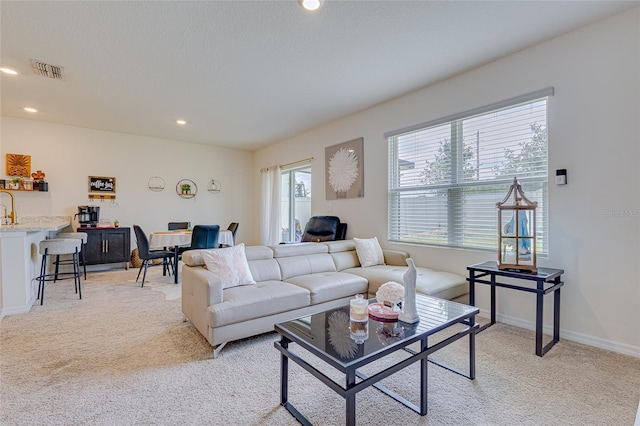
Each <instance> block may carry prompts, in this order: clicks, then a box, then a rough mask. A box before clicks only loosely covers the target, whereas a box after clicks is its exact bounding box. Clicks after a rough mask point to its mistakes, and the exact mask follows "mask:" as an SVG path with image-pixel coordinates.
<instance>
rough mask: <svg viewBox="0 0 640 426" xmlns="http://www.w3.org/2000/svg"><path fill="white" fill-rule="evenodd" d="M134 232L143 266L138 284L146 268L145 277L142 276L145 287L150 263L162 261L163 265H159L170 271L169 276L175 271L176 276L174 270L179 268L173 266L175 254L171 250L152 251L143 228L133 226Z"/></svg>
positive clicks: (141, 266)
mask: <svg viewBox="0 0 640 426" xmlns="http://www.w3.org/2000/svg"><path fill="white" fill-rule="evenodd" d="M133 231H134V232H135V234H136V242H137V244H138V256H139V257H140V260H142V265H140V270H139V271H138V276H137V277H136V282H138V278H140V272H142V268H144V275H142V285H141V286H140V287H144V280H145V279H146V278H147V267H148V266H149V261H152V260H155V259H162V263H158V265H162V267H163V268H166V270H168V271H169V274H171V270H172V269H173V273H174V274H175V269H174V268H175V267H176V266H177V265H174V264H173V258H174V256H175V253H174V252H172V251H170V250H150V249H149V239H148V238H147V234H145V233H144V231H143V230H142V228H140V226H138V225H133ZM151 266H156V264H154V263H151Z"/></svg>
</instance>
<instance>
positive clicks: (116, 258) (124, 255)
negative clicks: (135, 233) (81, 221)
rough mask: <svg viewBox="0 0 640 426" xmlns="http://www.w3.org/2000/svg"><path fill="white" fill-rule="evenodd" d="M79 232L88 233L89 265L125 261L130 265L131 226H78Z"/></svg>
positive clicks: (86, 255)
mask: <svg viewBox="0 0 640 426" xmlns="http://www.w3.org/2000/svg"><path fill="white" fill-rule="evenodd" d="M78 232H86V233H87V235H88V237H87V243H86V244H85V247H84V250H85V253H84V259H85V262H86V264H87V265H98V264H102V263H118V262H124V263H125V267H126V268H128V267H129V260H130V258H131V229H130V228H78ZM80 259H82V256H81V257H80Z"/></svg>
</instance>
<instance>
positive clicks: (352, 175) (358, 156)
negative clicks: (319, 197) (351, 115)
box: [324, 138, 364, 200]
mask: <svg viewBox="0 0 640 426" xmlns="http://www.w3.org/2000/svg"><path fill="white" fill-rule="evenodd" d="M324 155H325V188H326V189H325V191H326V198H327V200H336V199H338V198H358V197H364V138H358V139H354V140H351V141H349V142H344V143H341V144H338V145H333V146H330V147H327V148H325V154H324Z"/></svg>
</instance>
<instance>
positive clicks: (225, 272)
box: [202, 243, 256, 289]
mask: <svg viewBox="0 0 640 426" xmlns="http://www.w3.org/2000/svg"><path fill="white" fill-rule="evenodd" d="M202 259H203V260H204V264H205V266H206V268H207V269H208V270H209V271H211V272H213V273H214V274H216V275H217V276H218V277H219V278H220V281H221V282H222V288H223V289H225V288H230V287H236V286H239V285H247V284H255V283H256V282H255V281H254V280H253V276H252V275H251V270H250V269H249V263H248V262H247V256H246V254H245V252H244V243H241V244H238V245H237V246H233V247H227V248H221V249H215V250H203V251H202Z"/></svg>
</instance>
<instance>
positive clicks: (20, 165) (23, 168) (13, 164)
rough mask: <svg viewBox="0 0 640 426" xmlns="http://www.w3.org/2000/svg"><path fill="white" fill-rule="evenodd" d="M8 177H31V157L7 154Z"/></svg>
mask: <svg viewBox="0 0 640 426" xmlns="http://www.w3.org/2000/svg"><path fill="white" fill-rule="evenodd" d="M7 176H25V177H30V176H31V156H30V155H23V154H7Z"/></svg>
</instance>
